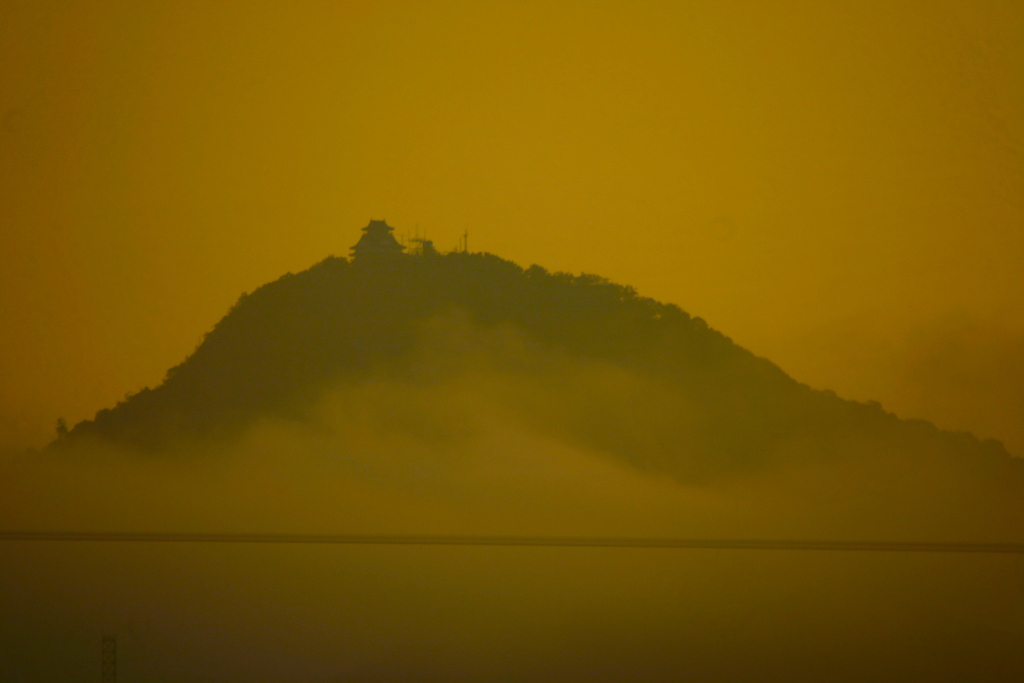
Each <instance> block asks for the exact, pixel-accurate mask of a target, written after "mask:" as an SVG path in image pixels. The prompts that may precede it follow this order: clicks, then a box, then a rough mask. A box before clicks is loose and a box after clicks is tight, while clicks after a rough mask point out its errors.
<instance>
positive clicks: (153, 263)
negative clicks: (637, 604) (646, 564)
mask: <svg viewBox="0 0 1024 683" xmlns="http://www.w3.org/2000/svg"><path fill="white" fill-rule="evenodd" d="M1022 46H1024V4H1021V3H1018V2H982V1H975V2H950V1H936V2H929V3H893V2H889V1H886V2H865V1H862V0H859V1H857V2H844V3H823V2H810V1H808V2H787V3H781V4H780V3H747V2H699V3H679V2H665V3H658V2H629V3H626V2H594V1H589V2H578V3H576V2H559V3H549V2H536V3H533V2H515V3H488V2H479V3H461V2H443V3H412V2H409V3H397V2H374V3H369V2H365V3H363V2H355V3H341V2H322V3H314V2H308V3H301V4H298V5H297V4H293V3H273V2H255V1H253V0H246V1H245V2H238V1H236V2H217V3H179V2H146V3H137V2H101V3H83V2H44V1H42V0H33V1H31V2H21V1H17V0H15V1H13V2H12V1H7V2H4V3H2V4H0V447H3V446H7V447H11V446H15V447H17V446H30V445H41V444H42V443H44V442H45V441H46V440H48V438H49V437H50V435H51V434H52V429H53V424H54V421H55V420H56V418H57V417H59V416H63V417H64V418H66V419H67V420H68V422H70V423H75V422H78V421H79V420H81V419H84V418H87V417H91V416H92V415H93V414H94V413H95V412H96V411H97V410H98V409H100V408H103V407H108V406H111V405H112V404H114V403H115V402H116V401H117V400H119V399H120V398H121V397H122V396H123V395H124V394H125V393H128V392H134V391H137V390H138V389H140V388H142V387H143V386H146V385H151V386H152V385H154V384H156V383H159V382H160V380H161V379H162V377H163V373H164V371H165V370H166V369H167V368H169V367H171V366H173V365H175V364H177V363H179V362H180V361H181V360H182V359H183V358H184V357H185V356H186V355H187V354H188V353H189V352H190V351H191V350H192V349H193V348H194V347H195V345H196V343H197V341H198V340H199V338H200V336H201V335H202V334H203V333H204V332H206V331H207V330H209V329H210V327H211V326H212V325H213V323H214V322H216V321H217V320H218V319H219V318H220V317H221V316H222V315H223V314H224V313H225V311H226V310H227V309H228V307H229V306H230V305H231V304H232V302H234V301H235V300H236V299H237V297H238V295H239V294H240V293H241V292H243V291H251V290H252V289H254V288H255V287H257V286H258V285H260V284H262V283H264V282H267V281H269V280H272V279H275V278H276V277H278V276H279V275H281V274H282V273H284V272H285V271H289V270H291V271H296V270H301V269H304V268H306V267H307V266H309V265H311V264H313V263H315V262H317V261H319V260H321V259H322V258H323V257H324V256H326V255H328V254H330V253H335V254H345V253H347V249H348V247H349V246H350V245H351V244H352V243H353V242H354V241H355V240H356V238H357V236H358V229H359V228H360V227H362V226H363V225H365V224H366V222H367V220H368V219H370V218H386V219H387V221H388V222H389V223H390V224H392V225H395V226H397V227H398V230H399V231H400V232H402V231H404V232H407V233H413V232H414V231H416V230H419V231H420V232H421V233H425V234H426V235H427V236H429V237H431V238H433V239H434V240H435V242H436V243H437V244H438V246H439V247H440V248H442V249H446V248H451V247H454V246H455V245H456V243H457V241H458V240H459V238H460V236H461V235H462V234H463V232H464V231H468V232H469V247H470V249H471V250H486V251H491V252H494V253H496V254H499V255H501V256H503V257H505V258H509V259H512V260H514V261H516V262H518V263H520V264H523V265H529V264H530V263H539V264H542V265H544V266H545V267H547V268H548V269H550V270H567V271H572V272H579V271H587V272H593V273H598V274H601V275H604V276H606V277H609V278H610V279H612V280H614V281H617V282H621V283H625V284H630V285H633V286H635V287H636V288H637V289H638V290H639V291H640V292H641V293H642V294H645V295H648V296H652V297H655V298H657V299H660V300H665V301H671V302H674V303H677V304H679V305H680V306H681V307H683V308H684V309H686V310H688V311H690V312H691V313H693V314H694V315H700V316H703V317H704V318H706V319H707V321H708V322H709V323H710V324H711V325H712V326H713V327H715V328H717V329H720V330H722V331H723V332H724V333H725V334H727V335H730V336H731V337H733V339H735V340H736V341H737V342H738V343H740V344H741V345H743V346H746V347H747V348H749V349H751V350H752V351H754V352H755V353H757V354H759V355H763V356H767V357H769V358H771V359H773V360H774V361H776V362H777V363H779V364H780V365H781V366H782V367H783V369H785V370H786V371H788V372H789V373H790V374H792V375H793V376H795V377H796V378H797V379H799V380H801V381H804V382H807V383H809V384H811V385H813V386H815V387H828V388H832V389H834V390H836V391H837V392H838V393H839V394H840V395H843V396H846V397H849V398H857V399H869V398H874V399H878V400H880V401H881V402H882V404H883V405H884V406H885V407H886V408H888V409H890V410H894V411H895V412H896V413H897V414H899V415H901V416H903V417H923V418H927V419H930V420H933V421H935V422H936V423H937V424H939V425H940V426H942V427H945V428H949V429H968V430H971V431H973V432H975V433H976V434H977V435H978V436H980V437H995V438H999V439H1002V440H1003V441H1005V442H1006V444H1007V446H1008V447H1009V449H1010V450H1011V451H1012V452H1014V453H1015V454H1017V455H1021V454H1024V426H1022V425H1024V419H1022V415H1024V390H1022V389H1021V387H1022V386H1024V362H1022V360H1021V359H1022V358H1024V307H1022V306H1021V305H1020V302H1021V301H1022V300H1024V296H1022V295H1024V267H1021V266H1022V264H1024V229H1022V226H1024V223H1022V217H1024V195H1022V192H1021V190H1022V187H1024V173H1022V170H1024V157H1022V153H1024V143H1022V140H1024V47H1022Z"/></svg>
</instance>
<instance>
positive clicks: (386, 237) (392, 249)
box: [352, 220, 405, 261]
mask: <svg viewBox="0 0 1024 683" xmlns="http://www.w3.org/2000/svg"><path fill="white" fill-rule="evenodd" d="M393 230H394V228H392V227H391V226H390V225H388V224H387V223H386V222H384V221H383V220H379V221H375V220H371V221H370V224H369V225H367V226H366V227H365V228H363V236H362V237H360V238H359V241H358V242H356V243H355V245H354V246H353V247H352V260H353V261H367V260H372V259H379V258H393V257H395V256H398V255H400V254H401V253H402V252H403V251H405V247H403V246H402V245H401V244H399V243H398V240H396V239H395V236H394V235H392V234H391V233H392V231H393Z"/></svg>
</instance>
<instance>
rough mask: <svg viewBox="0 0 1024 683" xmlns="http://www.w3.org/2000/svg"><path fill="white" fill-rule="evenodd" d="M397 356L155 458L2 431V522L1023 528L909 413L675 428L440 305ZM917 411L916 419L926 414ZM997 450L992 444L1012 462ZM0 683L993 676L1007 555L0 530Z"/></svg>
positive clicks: (570, 365) (623, 379)
mask: <svg viewBox="0 0 1024 683" xmlns="http://www.w3.org/2000/svg"><path fill="white" fill-rule="evenodd" d="M401 365H402V367H403V368H404V369H405V371H404V372H402V373H391V374H389V373H377V374H375V375H374V376H372V377H369V378H364V379H360V380H345V381H342V380H338V381H335V382H333V383H332V384H331V385H330V387H329V388H327V389H326V390H325V391H323V392H322V393H321V394H320V396H319V398H318V399H317V400H316V401H315V402H313V403H309V404H307V403H304V404H301V405H296V406H295V407H294V409H293V410H291V411H289V412H288V415H287V416H286V417H285V416H265V417H262V418H260V419H258V420H255V421H253V422H252V423H250V424H248V425H247V426H246V427H245V428H244V429H241V430H239V431H237V432H236V433H233V434H232V435H231V436H224V435H220V436H218V437H217V438H210V439H206V440H194V441H190V442H188V443H187V444H182V445H177V446H175V447H173V448H172V449H169V450H164V451H160V452H158V453H152V452H140V451H137V450H132V449H130V448H128V447H125V446H118V445H114V444H111V443H104V442H102V441H99V440H96V441H82V442H79V443H76V444H74V446H73V447H72V448H70V449H66V450H60V449H58V450H52V449H51V450H47V451H43V452H31V453H23V454H20V455H18V456H8V457H7V458H6V460H5V462H4V464H3V472H2V476H0V481H2V482H3V483H2V486H3V491H2V495H0V519H2V520H3V527H4V528H7V529H12V528H16V529H26V530H61V531H66V530H84V531H170V532H190V531H195V532H281V533H334V534H384V535H402V534H409V535H416V534H422V535H507V536H576V537H595V536H603V537H608V536H619V537H631V538H646V537H695V538H765V539H774V538H796V539H825V540H829V539H839V540H866V539H872V540H900V541H906V540H937V541H943V540H944V541H983V540H989V541H1003V542H1007V541H1016V542H1020V541H1021V540H1022V539H1024V535H1022V533H1021V529H1022V528H1024V525H1022V524H1021V522H1022V521H1024V508H1022V505H1024V497H1022V496H1021V495H1020V481H1021V477H1020V473H1019V472H1015V474H1014V475H1013V476H1006V472H1014V470H1012V468H1011V469H1008V470H1006V471H1000V472H999V473H997V474H1001V475H1002V476H1003V477H1004V478H1002V479H1000V477H999V476H993V470H992V468H991V467H988V466H985V465H982V464H976V465H975V466H972V465H971V462H972V461H970V460H966V459H963V458H957V457H954V456H951V455H949V454H947V453H945V452H944V451H943V450H942V449H937V448H936V447H935V446H934V442H933V441H932V440H930V437H929V438H924V439H920V440H914V439H911V438H905V439H903V440H902V441H888V442H886V441H884V440H878V439H874V438H871V437H870V436H864V435H861V436H859V437H854V436H850V437H849V438H848V439H847V440H846V441H844V442H843V443H833V444H832V445H831V447H830V448H829V449H828V450H827V451H826V452H823V451H822V450H821V448H820V446H819V445H816V443H815V442H814V441H813V440H805V441H803V442H801V441H800V440H790V441H788V442H785V443H781V444H778V445H776V446H774V447H773V448H772V450H771V452H769V453H764V454H762V456H761V457H758V458H750V459H746V460H743V459H740V460H737V459H735V458H733V459H730V458H721V459H719V460H717V461H716V460H714V459H712V460H708V458H707V454H706V453H702V452H699V451H692V452H688V451H687V450H686V448H685V445H686V444H687V443H689V442H690V439H691V436H692V435H691V434H690V432H691V431H692V428H693V425H692V424H689V423H688V422H687V420H686V419H685V418H686V415H687V414H688V411H687V401H691V400H692V398H691V397H689V396H688V395H686V394H685V392H682V391H680V390H679V389H678V388H677V387H674V385H672V384H671V383H670V382H667V381H665V380H664V378H660V377H658V376H656V375H655V374H652V373H645V372H643V371H640V370H635V369H627V368H624V367H622V366H621V365H616V364H612V363H607V362H602V361H599V360H592V359H580V358H575V357H569V356H567V355H565V354H560V353H558V352H557V351H553V350H550V349H546V348H544V347H541V346H538V345H536V344H534V343H532V341H531V339H530V338H529V336H528V335H524V334H523V333H521V332H519V331H517V330H516V329H514V328H512V327H509V326H502V325H497V326H490V327H488V326H481V325H477V324H474V323H472V322H470V320H469V319H468V318H467V317H466V316H465V315H462V314H460V313H458V312H457V311H456V312H454V313H453V312H449V313H446V314H444V315H440V316H435V317H433V318H431V319H430V320H428V321H426V322H425V323H424V324H423V325H422V326H421V328H420V332H419V336H418V341H417V343H416V344H415V346H414V347H413V348H412V349H411V350H410V351H409V352H408V353H407V354H406V355H405V356H404V357H403V358H402V363H401ZM926 431H927V430H926ZM1010 464H1011V465H1014V463H1013V462H1011V463H1010ZM0 563H2V564H0V567H2V573H3V576H4V581H3V587H2V589H0V600H2V603H0V613H2V614H3V615H5V616H4V619H3V621H2V622H0V624H2V626H0V628H2V632H0V642H2V643H3V645H2V646H0V652H2V657H3V667H4V670H5V672H8V673H9V674H10V677H9V680H17V681H34V680H40V681H42V680H52V679H54V678H60V679H61V680H68V681H73V680H83V681H84V680H93V679H94V678H95V677H96V674H97V671H98V661H99V660H98V657H99V641H100V636H101V635H103V634H107V633H113V634H116V635H117V638H118V648H119V650H118V656H119V673H121V675H122V676H123V678H124V680H139V681H182V680H217V681H222V680H223V681H234V680H238V681H297V680H302V681H343V680H466V681H476V680H479V681H484V680H566V679H572V680H594V681H606V680H607V681H613V680H623V679H631V680H679V679H681V678H686V677H695V678H698V679H701V680H779V681H782V680H786V681H794V680H808V681H810V680H823V679H827V680H864V679H865V678H871V679H876V680H908V679H912V680H913V679H928V680H964V679H965V678H974V679H977V680H1010V679H1012V678H1013V677H1015V676H1017V675H1019V674H1020V673H1021V672H1024V654H1022V653H1021V651H1020V649H1019V643H1020V642H1021V641H1022V639H1024V616H1022V615H1024V564H1022V561H1021V558H1019V557H1017V556H1014V555H1008V556H987V555H957V554H943V553H936V554H912V553H910V554H900V553H856V552H821V551H741V550H680V549H638V548H632V549H623V548H619V549H608V548H605V549H598V548H521V547H510V548H493V547H457V548H452V547H389V546H329V547H325V546H272V545H269V546H268V545H239V544H223V545H217V544H188V543H132V544H120V543H112V542H108V543H76V542H64V543H55V542H17V543H15V542H4V554H3V558H2V559H0Z"/></svg>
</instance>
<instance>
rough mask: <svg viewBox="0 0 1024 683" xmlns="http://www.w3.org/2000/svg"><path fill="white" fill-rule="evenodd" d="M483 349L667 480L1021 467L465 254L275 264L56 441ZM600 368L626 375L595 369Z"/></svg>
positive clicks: (589, 432)
mask: <svg viewBox="0 0 1024 683" xmlns="http://www.w3.org/2000/svg"><path fill="white" fill-rule="evenodd" d="M439 321H440V322H439ZM499 337H500V338H501V339H503V340H504V341H499V342H495V339H496V338H499ZM488 339H489V340H490V341H488ZM510 349H511V350H510ZM480 354H484V355H486V356H487V365H488V367H490V368H491V369H492V370H493V369H495V368H498V369H500V370H501V371H502V372H505V373H506V374H509V375H510V376H512V375H514V376H519V377H531V376H540V377H549V378H550V377H552V376H553V374H552V373H553V372H554V371H553V370H552V368H555V367H557V368H559V370H558V372H555V374H559V373H561V377H562V379H561V380H560V381H561V382H562V385H559V384H558V383H557V382H556V383H554V384H552V383H551V382H550V381H548V382H547V384H545V385H544V386H539V385H538V389H537V397H544V396H547V397H548V400H546V401H545V400H533V399H531V400H529V401H526V403H525V404H524V405H520V406H519V407H518V410H519V412H520V413H531V412H532V413H535V414H533V415H528V416H527V417H528V419H530V420H532V424H533V425H535V426H540V427H543V428H546V429H548V431H550V432H552V433H555V432H557V433H558V435H559V436H560V437H563V438H566V439H569V440H574V441H578V442H580V443H584V444H587V445H589V446H593V447H596V448H599V449H601V450H603V451H605V452H609V453H611V454H614V455H618V456H621V457H624V458H626V459H627V460H630V461H632V462H634V463H636V464H640V465H643V466H646V467H651V468H654V469H658V470H666V471H669V472H671V473H674V474H676V475H677V476H683V477H686V476H698V475H699V474H701V473H706V472H708V471H709V470H711V471H722V470H727V469H729V468H731V467H734V466H745V465H748V464H758V463H764V462H765V461H766V460H767V459H770V457H771V454H772V453H773V452H775V451H777V450H778V449H780V448H786V449H789V450H791V451H792V450H793V449H797V450H799V451H800V452H802V453H806V454H808V457H819V456H822V455H829V454H836V453H839V452H847V451H849V450H850V448H851V447H850V444H851V443H853V442H856V443H857V444H858V445H857V446H856V448H855V450H864V449H867V450H869V451H870V450H875V451H878V450H879V447H880V446H881V445H882V444H885V450H889V449H892V448H895V449H896V450H897V451H900V450H912V451H915V452H917V451H920V450H921V449H922V448H923V449H924V450H926V451H929V452H931V451H935V452H936V453H942V454H945V455H947V456H950V455H951V456H954V457H961V456H963V455H966V454H969V455H970V457H971V458H973V459H974V460H975V461H976V463H975V464H977V463H987V465H985V466H986V467H995V468H997V469H1001V468H1003V467H1007V466H1013V467H1016V466H1017V464H1018V463H1017V462H1011V459H1010V458H1009V456H1008V454H1007V453H1006V452H1005V450H1003V449H1002V447H1001V445H999V444H998V443H996V442H993V441H986V442H980V441H978V440H977V439H975V438H974V437H971V436H970V435H966V434H950V433H944V432H940V431H939V430H937V429H936V428H934V427H933V426H932V425H930V424H928V423H925V422H921V421H901V420H898V419H897V418H895V417H894V416H893V415H891V414H889V413H886V412H884V411H883V410H882V409H881V407H880V406H879V405H878V404H862V403H857V402H852V401H845V400H842V399H840V398H838V397H836V396H835V395H834V394H832V393H831V392H821V391H814V390H812V389H810V388H809V387H807V386H805V385H802V384H800V383H798V382H796V381H795V380H793V379H792V378H790V377H788V376H787V375H786V374H785V373H784V372H782V371H781V370H780V369H779V368H778V367H776V366H775V365H773V364H772V363H770V362H769V361H767V360H764V359H761V358H757V357H755V356H754V355H753V354H751V353H749V352H748V351H746V350H745V349H742V348H740V347H739V346H737V345H736V344H734V343H732V341H731V340H729V339H728V338H727V337H725V336H723V335H722V334H720V333H718V332H716V331H714V330H712V329H710V328H708V327H707V325H706V324H705V323H704V321H703V320H701V319H700V318H691V317H690V316H689V315H688V314H687V313H685V312H683V311H682V310H680V309H679V308H678V307H676V306H674V305H671V304H662V303H658V302H656V301H653V300H651V299H648V298H643V297H639V296H637V295H636V293H635V292H634V291H633V290H632V289H631V288H628V287H623V286H619V285H615V284H612V283H609V282H607V281H606V280H604V279H602V278H599V277H596V276H592V275H581V276H576V277H573V276H571V275H568V274H565V273H555V274H552V273H548V272H547V271H545V270H544V269H543V268H540V267H538V266H532V267H530V268H529V269H525V270H524V269H522V268H520V267H518V266H517V265H515V264H513V263H511V262H509V261H505V260H502V259H500V258H498V257H496V256H493V255H490V254H468V253H461V252H455V253H449V254H444V255H442V254H437V253H435V252H428V253H426V254H425V255H420V256H408V255H399V256H396V257H394V258H388V259H376V260H369V261H366V262H361V261H358V260H357V261H355V262H350V261H348V260H346V259H342V258H335V257H331V258H328V259H326V260H325V261H323V262H321V263H319V264H317V265H315V266H313V267H312V268H310V269H308V270H306V271H304V272H302V273H299V274H296V275H293V274H287V275H285V276H284V277H282V278H280V279H279V280H277V281H275V282H272V283H269V284H267V285H264V286H263V287H260V288H259V289H257V290H256V291H255V292H253V293H252V294H249V295H243V296H242V297H241V298H240V299H239V301H238V302H237V303H236V304H235V306H234V307H233V308H232V309H231V311H230V312H229V313H228V314H227V315H226V316H225V317H224V318H223V319H222V320H221V321H220V322H219V323H218V324H217V325H216V326H215V327H214V329H213V330H212V331H211V332H210V333H208V334H207V335H206V337H205V338H204V340H203V342H202V343H201V344H200V345H199V347H198V348H197V349H196V350H195V352H194V353H193V354H192V355H191V356H190V357H189V358H187V359H186V360H185V361H184V362H183V363H182V364H181V365H179V366H177V367H175V368H172V369H171V370H170V371H169V372H168V373H167V377H166V379H165V381H164V382H163V383H162V384H161V385H160V386H158V387H156V388H154V389H148V388H147V389H144V390H143V391H141V392H139V393H138V394H135V395H134V396H131V397H129V398H128V399H126V400H125V401H123V402H122V403H120V404H118V405H117V406H116V407H114V408H112V409H109V410H103V411H100V412H99V413H98V414H97V415H96V417H95V419H94V420H92V421H86V422H82V423H80V424H78V425H77V426H75V428H74V429H73V430H72V431H71V433H70V435H69V437H68V438H66V439H65V440H64V441H65V442H69V443H73V442H76V441H80V440H83V439H90V440H91V439H102V440H107V441H113V442H116V443H121V444H125V445H130V446H134V447H141V448H145V449H160V448H161V447H164V446H167V445H168V444H177V443H181V442H183V441H184V442H188V441H191V440H195V439H203V438H208V437H217V436H224V435H228V434H232V433H235V432H236V431H237V430H238V429H241V428H244V427H245V425H246V424H249V423H251V422H252V421H253V420H256V419H260V418H262V417H267V416H283V417H290V418H302V417H303V416H305V415H308V411H309V409H310V407H311V406H313V405H315V404H316V402H317V401H318V400H319V397H320V396H322V395H323V392H324V391H326V390H328V389H329V388H331V387H333V386H337V385H339V383H340V384H353V383H359V382H366V381H371V380H373V379H374V378H378V379H379V378H385V377H386V378H389V379H391V380H394V381H397V382H406V383H409V382H412V383H423V382H431V381H440V379H441V376H442V375H453V374H458V373H459V372H466V371H467V366H466V362H467V361H466V359H468V358H472V357H474V355H476V356H479V355H480ZM573 364H575V365H573ZM570 365H572V366H573V367H576V370H573V371H571V372H569V371H567V370H566V368H567V367H569V366H570ZM586 368H589V369H586ZM595 368H604V370H603V371H602V370H596V371H595ZM611 369H614V371H617V372H621V373H625V375H628V376H629V377H631V378H634V380H635V381H634V380H630V381H634V384H633V385H630V384H629V382H628V381H627V382H625V383H623V382H622V381H619V382H612V383H611V384H609V383H608V382H604V383H603V384H602V381H601V380H599V379H595V377H597V376H599V375H600V373H601V372H607V371H611ZM636 382H639V384H636ZM566 383H570V384H573V385H574V386H575V387H576V389H575V390H568V389H565V386H566ZM558 386H562V387H563V389H565V390H564V391H563V390H561V389H558V388H557V387H558ZM559 392H562V393H559ZM552 396H554V398H551V397H552ZM542 403H546V405H547V407H546V408H545V409H544V410H543V411H541V410H539V409H538V410H534V409H533V408H531V404H537V405H540V404H542ZM1017 469H1019V467H1017Z"/></svg>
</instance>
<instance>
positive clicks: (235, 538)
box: [0, 531, 1024, 554]
mask: <svg viewBox="0 0 1024 683" xmlns="http://www.w3.org/2000/svg"><path fill="white" fill-rule="evenodd" d="M0 541H65V542H68V541H70V542H100V543H102V542H113V543H264V544H292V545H301V544H306V545H391V546H399V545H404V546H477V547H535V548H542V547H550V548H666V549H673V548H674V549H681V550H687V549H689V550H804V551H833V552H904V553H906V552H915V553H921V552H930V553H1003V554H1024V543H999V542H995V543H992V542H984V543H979V542H961V541H873V540H867V541H864V540H861V541H857V540H815V539H748V538H732V539H725V538H666V537H654V538H630V537H592V536H581V537H572V536H420V535H381V534H291V533H244V532H243V533H225V532H220V533H217V532H211V533H201V532H116V531H0Z"/></svg>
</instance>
